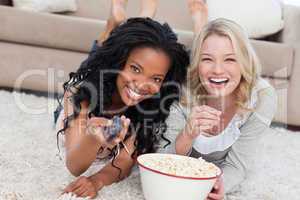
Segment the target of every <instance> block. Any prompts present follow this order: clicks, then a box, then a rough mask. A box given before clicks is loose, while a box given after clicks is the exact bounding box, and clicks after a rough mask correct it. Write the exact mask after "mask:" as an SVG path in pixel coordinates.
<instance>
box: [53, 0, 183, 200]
mask: <svg viewBox="0 0 300 200" xmlns="http://www.w3.org/2000/svg"><path fill="white" fill-rule="evenodd" d="M142 2H143V3H142V4H143V6H142V11H141V14H140V17H139V18H131V19H128V20H127V21H125V18H126V17H125V14H124V13H125V5H126V1H125V0H113V1H112V10H111V17H110V18H109V19H108V23H107V27H106V31H105V32H104V34H102V35H101V38H100V41H99V42H101V44H99V45H97V44H96V43H95V44H94V47H93V49H92V51H91V52H90V55H89V57H88V59H87V60H86V61H84V62H83V63H82V65H81V66H80V67H79V69H78V70H77V72H72V73H70V80H69V81H67V82H66V83H65V84H64V91H65V92H64V97H63V105H62V106H61V109H62V111H60V112H59V111H58V113H60V114H59V117H58V121H57V123H58V124H57V125H58V126H59V125H60V130H59V131H58V133H57V135H58V140H59V137H60V136H63V139H64V140H65V141H64V149H65V150H66V153H65V160H66V166H67V168H68V170H69V171H70V172H71V173H72V174H73V175H74V176H80V175H81V174H82V173H83V172H85V171H86V170H87V169H88V168H89V167H90V166H91V165H92V163H93V162H94V161H95V160H97V159H100V160H102V161H103V160H107V158H109V159H110V160H111V162H106V165H105V166H104V167H103V168H102V169H100V170H99V171H98V172H97V173H95V174H93V175H92V176H89V177H85V176H81V177H79V178H78V179H77V180H75V181H74V182H73V183H71V184H70V185H68V186H67V187H66V188H65V190H64V192H73V193H75V194H76V195H77V196H81V197H87V196H89V197H92V198H93V197H95V196H96V195H97V191H98V190H100V189H101V188H102V187H104V186H106V185H110V184H112V183H114V182H116V181H119V180H120V179H122V178H124V177H126V176H128V175H129V173H130V171H131V168H132V167H133V165H134V163H135V158H136V157H137V156H138V155H140V154H143V153H148V152H155V150H156V148H157V146H158V143H159V140H160V139H163V138H164V136H163V133H164V132H165V129H166V124H165V120H166V118H167V116H168V114H169V110H170V106H171V104H172V103H173V102H174V101H178V100H179V97H180V90H181V86H180V85H181V84H182V83H183V82H184V81H185V78H186V70H187V66H188V64H189V55H188V53H187V51H186V50H185V47H184V46H183V45H181V44H179V43H178V42H177V37H176V35H175V34H174V32H173V31H172V30H171V29H170V27H169V26H168V25H167V24H164V25H162V24H160V23H158V22H156V21H154V20H152V19H151V17H153V15H154V13H155V10H156V0H144V1H142ZM116 116H119V117H120V118H116ZM111 119H113V120H111ZM116 119H119V124H118V128H120V129H119V130H118V133H117V134H115V135H116V137H107V134H108V133H107V130H111V129H110V127H112V125H114V124H112V122H115V121H116ZM117 121H118V120H117ZM112 129H113V128H112ZM108 132H109V131H108Z"/></svg>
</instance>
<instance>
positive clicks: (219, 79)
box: [209, 78, 228, 83]
mask: <svg viewBox="0 0 300 200" xmlns="http://www.w3.org/2000/svg"><path fill="white" fill-rule="evenodd" d="M209 80H210V81H212V82H215V83H223V82H226V81H228V78H210V79H209Z"/></svg>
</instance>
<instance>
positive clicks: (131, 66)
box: [130, 65, 141, 73]
mask: <svg viewBox="0 0 300 200" xmlns="http://www.w3.org/2000/svg"><path fill="white" fill-rule="evenodd" d="M130 68H131V69H132V71H133V72H134V73H140V72H141V70H140V69H139V68H138V67H136V66H134V65H130Z"/></svg>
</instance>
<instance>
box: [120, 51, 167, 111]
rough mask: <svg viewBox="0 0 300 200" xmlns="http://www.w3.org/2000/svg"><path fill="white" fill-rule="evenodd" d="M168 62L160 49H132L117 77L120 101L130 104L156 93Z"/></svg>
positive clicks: (165, 72)
mask: <svg viewBox="0 0 300 200" xmlns="http://www.w3.org/2000/svg"><path fill="white" fill-rule="evenodd" d="M170 62H171V61H170V58H169V57H168V56H167V55H166V53H164V52H163V51H161V50H157V49H153V48H149V47H144V48H137V49H134V50H133V51H132V52H131V53H130V55H129V57H128V59H127V62H126V64H125V66H124V68H123V70H122V71H121V73H120V74H119V75H118V77H117V90H118V93H119V96H120V98H121V100H122V102H123V103H124V104H125V105H126V106H132V105H136V104H138V103H139V102H141V101H143V100H144V99H146V98H149V97H151V96H153V95H154V94H156V93H158V92H159V90H160V87H161V85H162V82H163V80H164V78H165V76H166V74H167V72H168V70H169V68H170Z"/></svg>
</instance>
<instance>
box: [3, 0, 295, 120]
mask: <svg viewBox="0 0 300 200" xmlns="http://www.w3.org/2000/svg"><path fill="white" fill-rule="evenodd" d="M2 1H3V0H2ZM6 1H7V0H6ZM109 2H110V0H78V11H77V12H75V13H64V14H46V13H34V12H29V11H23V10H18V9H16V8H13V7H9V6H1V5H0V68H1V69H4V70H2V71H1V73H0V86H1V87H10V88H24V89H32V90H38V91H49V92H62V87H61V85H62V83H63V82H64V81H65V80H66V79H67V77H68V73H69V72H70V71H73V70H75V69H76V68H77V67H78V66H79V64H80V63H81V61H82V60H84V59H85V58H86V56H87V52H88V51H89V49H90V47H91V44H92V41H93V40H95V39H96V38H97V37H98V35H99V33H100V32H101V31H102V30H103V28H104V26H105V19H106V17H107V16H108V12H109V6H110V3H109ZM138 2H139V1H138V0H132V1H129V8H128V9H129V11H128V13H130V14H131V15H130V16H135V15H136V14H137V13H138V7H139V3H138ZM169 2H170V1H165V0H164V1H160V6H159V10H158V14H157V19H158V20H160V21H167V22H169V24H170V25H171V26H172V27H173V28H174V29H175V30H176V32H177V33H178V36H179V38H180V41H181V42H183V43H184V44H186V45H187V46H188V47H190V46H191V43H192V36H193V34H192V32H191V31H190V30H192V24H191V19H190V16H189V14H188V9H187V6H186V3H185V1H182V0H172V4H170V3H169ZM284 20H285V26H284V29H283V31H281V32H280V33H277V34H275V35H273V36H271V37H269V38H267V39H264V40H255V41H254V40H253V45H254V47H255V49H256V51H257V53H258V55H259V57H260V59H261V61H262V63H263V75H264V76H265V77H268V78H269V79H270V80H271V82H272V84H273V85H274V86H275V88H276V89H277V91H278V96H279V106H278V113H277V115H276V119H275V121H277V122H283V123H288V124H290V125H297V126H300V109H298V101H299V100H300V89H299V88H298V85H299V84H300V80H297V79H299V78H300V7H294V6H285V7H284ZM270 40H271V41H270Z"/></svg>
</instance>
